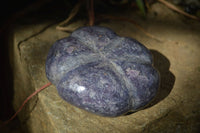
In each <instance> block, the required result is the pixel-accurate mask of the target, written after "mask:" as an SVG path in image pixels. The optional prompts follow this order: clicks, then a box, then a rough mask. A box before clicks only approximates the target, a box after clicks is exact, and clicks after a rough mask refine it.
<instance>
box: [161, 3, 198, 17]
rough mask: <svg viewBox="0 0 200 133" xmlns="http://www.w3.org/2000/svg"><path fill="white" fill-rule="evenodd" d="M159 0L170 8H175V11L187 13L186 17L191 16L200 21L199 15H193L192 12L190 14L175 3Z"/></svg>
mask: <svg viewBox="0 0 200 133" xmlns="http://www.w3.org/2000/svg"><path fill="white" fill-rule="evenodd" d="M158 1H159V2H160V3H162V4H164V5H166V6H167V7H168V8H170V9H172V10H174V11H176V12H178V13H180V14H183V15H185V16H186V17H189V18H192V19H195V20H198V21H200V18H199V17H197V16H194V15H191V14H188V13H186V12H184V11H182V10H181V9H179V8H178V7H176V6H175V5H173V4H171V3H169V2H167V1H166V0H158Z"/></svg>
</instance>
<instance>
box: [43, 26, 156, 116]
mask: <svg viewBox="0 0 200 133" xmlns="http://www.w3.org/2000/svg"><path fill="white" fill-rule="evenodd" d="M152 64H153V59H152V55H151V53H150V51H149V50H148V49H147V48H146V47H145V46H144V45H142V44H141V43H139V42H138V41H136V40H135V39H132V38H128V37H120V36H118V35H117V34H116V33H115V32H113V31H112V30H111V29H108V28H105V27H100V26H90V27H82V28H79V29H77V30H75V31H74V32H72V34H71V35H70V36H69V37H66V38H63V39H60V40H58V41H56V42H55V43H54V44H53V46H52V47H51V49H50V51H49V54H48V56H47V60H46V75H47V78H48V79H49V80H50V82H51V83H53V84H54V85H55V86H56V87H57V90H58V93H59V95H60V96H61V97H62V98H63V99H64V100H65V101H67V102H69V103H71V104H72V105H75V106H77V107H79V108H81V109H84V110H87V111H89V112H92V113H95V114H98V115H102V116H110V117H114V116H119V115H122V114H125V113H127V112H129V111H136V110H138V109H140V108H142V107H144V106H145V105H147V104H148V103H149V102H150V101H151V100H152V99H153V98H154V97H155V95H156V92H157V90H158V87H159V81H160V80H159V74H158V72H157V70H156V69H155V68H154V67H153V66H152Z"/></svg>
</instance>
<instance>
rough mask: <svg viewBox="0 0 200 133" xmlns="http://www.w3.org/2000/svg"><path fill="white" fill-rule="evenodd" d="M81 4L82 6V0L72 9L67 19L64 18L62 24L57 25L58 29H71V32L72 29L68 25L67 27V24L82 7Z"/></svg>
mask: <svg viewBox="0 0 200 133" xmlns="http://www.w3.org/2000/svg"><path fill="white" fill-rule="evenodd" d="M80 6H81V0H80V1H79V2H78V3H77V4H76V5H75V6H74V8H73V9H72V11H71V12H70V14H69V17H68V18H67V19H66V20H64V21H63V22H61V23H60V24H58V26H57V27H56V29H57V30H61V31H70V32H71V29H69V28H68V27H65V26H66V25H67V24H68V23H69V21H70V20H72V19H73V18H74V16H75V15H76V14H77V13H78V11H79V9H80Z"/></svg>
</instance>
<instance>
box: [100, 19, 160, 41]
mask: <svg viewBox="0 0 200 133" xmlns="http://www.w3.org/2000/svg"><path fill="white" fill-rule="evenodd" d="M100 16H101V17H103V18H105V19H111V20H120V21H126V22H129V23H132V24H134V25H135V26H136V28H138V29H139V30H141V31H142V32H143V33H144V34H145V35H146V36H148V37H150V38H153V39H155V40H157V41H160V42H161V40H160V39H158V38H157V37H155V36H153V35H152V34H150V33H148V32H147V31H146V30H145V29H144V28H142V27H141V26H140V25H139V24H138V23H136V22H135V21H134V20H133V19H130V18H126V17H114V16H109V15H100Z"/></svg>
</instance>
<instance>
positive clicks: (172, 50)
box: [10, 3, 200, 133]
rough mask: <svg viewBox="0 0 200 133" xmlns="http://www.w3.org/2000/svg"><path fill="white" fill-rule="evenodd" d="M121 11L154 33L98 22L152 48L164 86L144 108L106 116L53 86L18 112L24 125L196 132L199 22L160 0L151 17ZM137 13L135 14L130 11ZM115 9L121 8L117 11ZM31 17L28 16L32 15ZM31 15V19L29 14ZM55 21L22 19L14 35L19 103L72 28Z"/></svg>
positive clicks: (41, 80) (40, 130)
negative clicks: (64, 29)
mask: <svg viewBox="0 0 200 133" xmlns="http://www.w3.org/2000/svg"><path fill="white" fill-rule="evenodd" d="M127 12H129V13H118V14H117V15H119V16H120V15H121V16H123V15H124V14H126V17H129V18H132V19H134V20H135V21H136V22H137V23H139V24H140V25H141V26H142V27H143V28H144V29H145V30H146V31H147V32H148V33H150V34H151V35H153V36H155V37H156V39H155V38H152V37H149V36H148V35H146V34H144V32H142V31H141V30H139V29H138V28H137V27H136V26H135V25H133V24H130V23H128V22H123V21H112V20H110V21H108V22H104V21H102V22H101V23H100V24H99V25H101V26H106V27H109V28H111V29H112V30H114V31H115V32H116V33H117V34H118V35H120V36H127V37H132V38H135V39H136V40H138V41H140V42H141V43H142V44H144V45H145V46H146V47H147V48H149V49H150V50H151V52H152V54H153V56H154V62H155V63H154V66H155V67H156V68H157V69H158V71H159V72H160V75H161V85H160V91H159V93H158V95H157V97H156V98H155V100H154V102H153V103H152V104H151V105H149V106H148V107H146V108H145V109H143V110H141V111H138V112H135V113H132V114H129V115H125V116H119V117H115V118H109V117H101V116H97V115H94V114H92V113H89V112H87V111H84V110H81V109H79V108H77V107H74V106H72V105H70V104H69V103H67V102H65V101H64V100H62V99H61V98H60V97H59V95H58V93H57V90H56V88H55V86H53V85H52V86H50V87H48V88H46V89H45V90H44V91H42V92H41V93H39V94H38V96H35V97H34V98H33V99H31V101H30V102H29V103H28V105H26V107H25V109H23V111H22V112H21V113H20V114H19V117H20V119H21V121H22V122H23V124H24V129H25V130H26V131H28V132H31V133H46V132H48V133H55V132H56V133H57V132H58V133H66V132H68V133H80V132H83V133H92V132H95V133H102V132H104V133H110V132H115V133H132V132H136V133H140V132H142V133H148V132H164V133H165V132H169V133H172V132H180V133H188V132H190V133H197V132H198V131H199V127H200V121H199V119H198V118H200V98H199V96H200V91H199V88H200V82H199V79H200V60H199V57H200V52H199V49H200V24H199V22H197V21H193V20H190V19H188V18H185V17H183V16H182V15H179V14H177V13H175V12H173V11H171V10H170V9H168V8H166V7H165V6H163V5H162V4H158V3H155V4H153V5H152V9H151V11H150V13H149V14H148V16H147V18H146V20H143V19H142V18H139V17H137V16H135V15H134V12H133V13H131V12H132V11H127ZM131 14H133V15H131ZM113 15H116V14H113ZM27 19H28V18H27ZM25 20H26V19H25ZM53 23H54V22H53V21H50V20H48V21H39V22H38V21H37V23H36V21H26V23H18V24H17V25H16V26H15V27H16V28H14V29H13V34H12V36H10V38H11V39H10V46H11V49H10V55H11V65H12V67H13V72H14V87H15V88H14V90H15V94H14V102H13V103H14V107H15V109H17V108H18V107H19V106H20V104H21V103H22V101H23V100H24V99H25V98H26V97H27V96H28V95H30V94H31V93H32V92H33V91H34V90H36V89H38V88H40V87H41V86H43V85H44V84H46V83H48V82H49V81H48V80H47V78H46V75H45V60H46V57H47V53H48V51H49V49H50V47H51V46H52V44H53V43H54V42H55V41H56V40H58V39H61V38H64V37H67V36H69V33H66V32H61V31H58V30H56V29H55V27H56V24H55V23H54V24H53Z"/></svg>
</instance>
